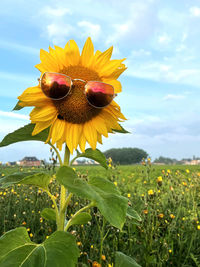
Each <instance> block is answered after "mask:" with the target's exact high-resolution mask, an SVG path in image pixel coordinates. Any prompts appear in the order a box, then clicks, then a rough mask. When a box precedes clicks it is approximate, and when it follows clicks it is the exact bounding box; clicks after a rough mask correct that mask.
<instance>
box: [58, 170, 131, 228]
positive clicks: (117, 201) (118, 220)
mask: <svg viewBox="0 0 200 267" xmlns="http://www.w3.org/2000/svg"><path fill="white" fill-rule="evenodd" d="M56 176H57V180H58V182H59V183H60V184H62V185H64V186H65V187H66V188H67V189H68V190H69V191H70V192H72V193H74V194H76V195H77V196H79V197H82V198H86V199H88V200H91V201H92V202H93V203H94V205H95V206H97V208H98V209H99V210H100V212H101V214H102V215H103V216H104V217H105V219H106V220H107V221H108V222H109V223H110V224H111V225H113V226H115V227H117V228H119V229H122V227H123V225H124V222H125V218H126V211H127V207H128V199H127V198H125V197H123V196H121V195H120V192H119V191H118V189H117V187H116V186H115V185H114V184H113V183H112V182H110V181H108V180H107V179H104V178H100V177H92V178H90V179H89V181H88V182H87V181H86V180H84V179H81V178H78V176H77V174H76V172H75V171H74V170H73V169H72V168H70V167H67V166H62V167H60V168H59V169H58V172H57V175H56Z"/></svg>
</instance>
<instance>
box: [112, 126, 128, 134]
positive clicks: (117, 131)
mask: <svg viewBox="0 0 200 267" xmlns="http://www.w3.org/2000/svg"><path fill="white" fill-rule="evenodd" d="M120 127H121V128H122V129H121V130H117V129H112V130H113V131H114V132H116V133H130V132H128V131H127V130H125V129H124V128H123V127H122V126H121V125H120Z"/></svg>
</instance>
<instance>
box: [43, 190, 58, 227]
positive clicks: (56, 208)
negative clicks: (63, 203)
mask: <svg viewBox="0 0 200 267" xmlns="http://www.w3.org/2000/svg"><path fill="white" fill-rule="evenodd" d="M42 190H43V191H44V192H46V193H47V195H48V196H49V197H50V198H51V200H52V202H53V204H54V206H55V212H56V222H57V226H58V221H59V211H58V206H57V203H56V201H55V197H54V196H53V195H52V194H51V193H50V192H49V191H48V190H45V189H44V188H42Z"/></svg>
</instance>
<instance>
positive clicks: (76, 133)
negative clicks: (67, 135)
mask: <svg viewBox="0 0 200 267" xmlns="http://www.w3.org/2000/svg"><path fill="white" fill-rule="evenodd" d="M72 128H73V130H72V134H73V136H72V137H71V138H72V142H73V148H74V149H77V146H78V144H79V139H80V136H81V134H82V129H83V126H82V124H73V125H72Z"/></svg>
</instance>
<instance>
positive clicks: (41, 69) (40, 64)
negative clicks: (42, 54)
mask: <svg viewBox="0 0 200 267" xmlns="http://www.w3.org/2000/svg"><path fill="white" fill-rule="evenodd" d="M35 68H37V69H38V70H39V71H40V72H42V73H44V72H46V71H48V69H47V68H46V66H44V65H43V64H42V63H39V64H37V65H35Z"/></svg>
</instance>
